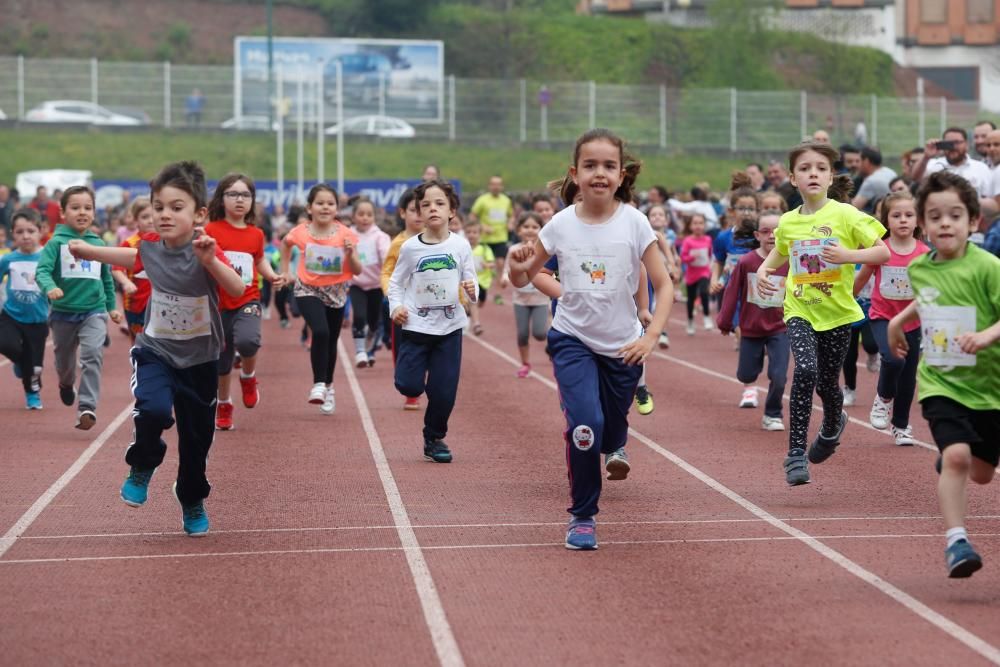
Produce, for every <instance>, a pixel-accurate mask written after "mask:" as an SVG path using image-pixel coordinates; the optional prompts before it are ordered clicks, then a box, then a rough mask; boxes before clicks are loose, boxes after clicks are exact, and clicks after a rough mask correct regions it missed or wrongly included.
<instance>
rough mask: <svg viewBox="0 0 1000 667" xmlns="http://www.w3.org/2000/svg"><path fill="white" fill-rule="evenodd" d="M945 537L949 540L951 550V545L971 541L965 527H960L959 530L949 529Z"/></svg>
mask: <svg viewBox="0 0 1000 667" xmlns="http://www.w3.org/2000/svg"><path fill="white" fill-rule="evenodd" d="M944 536H945V537H946V538H948V548H949V549H950V548H951V545H953V544H955V542H958V541H959V540H965V541H966V542H968V541H969V534H968V533H966V532H965V528H964V527H963V526H959V527H958V528H949V529H948V532H946V533H945V534H944Z"/></svg>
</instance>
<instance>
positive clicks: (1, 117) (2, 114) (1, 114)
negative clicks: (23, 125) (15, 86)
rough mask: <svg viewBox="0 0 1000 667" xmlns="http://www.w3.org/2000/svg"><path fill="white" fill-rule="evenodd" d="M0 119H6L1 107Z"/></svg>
mask: <svg viewBox="0 0 1000 667" xmlns="http://www.w3.org/2000/svg"><path fill="white" fill-rule="evenodd" d="M0 120H7V114H5V113H4V112H3V109H0Z"/></svg>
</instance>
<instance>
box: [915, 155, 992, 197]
mask: <svg viewBox="0 0 1000 667" xmlns="http://www.w3.org/2000/svg"><path fill="white" fill-rule="evenodd" d="M938 171H950V172H952V173H953V174H958V175H959V176H961V177H962V178H964V179H965V180H967V181H968V182H969V183H971V184H972V187H974V188H975V189H976V192H978V193H979V196H980V197H991V196H993V195H992V194H990V193H991V192H993V174H991V173H990V168H989V167H987V166H986V165H985V164H984V163H982V162H980V161H978V160H973V159H972V158H970V157H969V156H968V155H966V156H965V162H963V163H962V164H960V165H957V166H956V165H953V164H950V163H949V162H948V160H947V158H944V157H936V158H932V159H931V160H930V161H929V162H928V163H927V169H926V171H925V172H924V176H925V177H927V176H930V175H931V174H933V173H935V172H938Z"/></svg>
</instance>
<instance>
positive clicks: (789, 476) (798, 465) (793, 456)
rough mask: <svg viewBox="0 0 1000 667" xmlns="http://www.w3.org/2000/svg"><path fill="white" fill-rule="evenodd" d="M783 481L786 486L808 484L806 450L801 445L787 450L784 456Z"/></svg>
mask: <svg viewBox="0 0 1000 667" xmlns="http://www.w3.org/2000/svg"><path fill="white" fill-rule="evenodd" d="M785 481H786V482H788V486H799V485H801V484H808V483H809V481H810V480H809V464H808V463H807V462H806V452H805V450H804V449H802V448H801V447H796V448H794V449H790V450H788V456H786V457H785Z"/></svg>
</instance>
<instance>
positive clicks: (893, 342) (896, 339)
mask: <svg viewBox="0 0 1000 667" xmlns="http://www.w3.org/2000/svg"><path fill="white" fill-rule="evenodd" d="M887 333H888V336H889V351H890V352H892V354H893V356H894V357H896V358H897V359H905V358H906V355H907V353H909V351H910V345H909V343H907V342H906V334H904V333H903V327H902V325H901V324H899V322H897V321H896V320H894V319H893V320H890V321H889V328H888V330H887Z"/></svg>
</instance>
